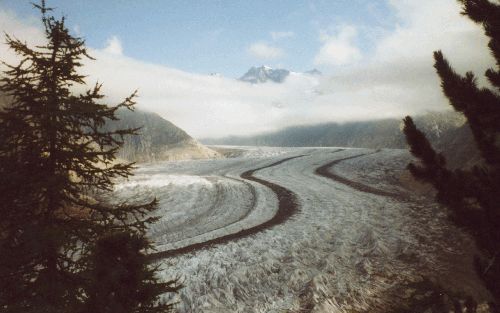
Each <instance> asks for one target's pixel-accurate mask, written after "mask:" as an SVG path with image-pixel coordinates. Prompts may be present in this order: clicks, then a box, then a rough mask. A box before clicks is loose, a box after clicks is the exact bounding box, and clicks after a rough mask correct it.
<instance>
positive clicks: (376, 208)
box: [116, 147, 475, 312]
mask: <svg viewBox="0 0 500 313" xmlns="http://www.w3.org/2000/svg"><path fill="white" fill-rule="evenodd" d="M245 149H246V150H245V153H243V154H242V155H241V157H238V158H231V159H222V160H203V161H181V162H164V163H157V164H150V165H142V166H141V167H140V168H139V169H138V170H137V171H136V175H135V176H133V177H131V178H130V179H129V180H128V181H123V182H121V183H120V184H118V185H117V186H116V194H117V195H119V196H120V197H123V198H128V199H136V200H144V199H150V198H151V197H157V198H158V199H159V202H160V209H159V210H158V211H157V212H155V215H158V216H160V217H161V219H160V220H159V221H158V222H157V223H156V224H154V225H152V226H151V229H150V232H149V235H150V237H151V238H152V239H153V240H154V242H155V244H156V246H157V248H158V250H159V251H168V250H170V249H175V248H180V247H185V246H188V245H190V244H193V243H200V242H204V241H207V240H210V239H214V238H217V237H220V236H223V235H225V234H230V233H235V232H238V231H239V230H241V229H245V228H249V227H252V226H255V225H259V224H260V223H263V222H265V221H267V220H269V219H270V218H271V217H272V216H273V215H274V214H275V213H276V211H277V206H278V198H277V196H276V195H275V194H274V193H273V191H272V190H270V189H269V188H267V187H265V186H263V185H261V184H259V183H257V182H253V181H247V180H244V179H242V178H241V177H240V175H241V174H242V173H243V172H245V171H247V170H251V169H256V168H261V167H265V166H266V165H269V164H272V163H275V162H277V161H279V160H282V159H284V158H289V157H293V156H300V157H298V158H295V159H291V160H288V161H286V162H283V163H281V164H279V165H276V166H272V167H269V168H264V169H261V170H259V171H256V172H255V174H254V175H255V176H256V177H258V178H261V179H264V180H266V181H270V182H273V183H275V184H278V185H280V186H282V187H284V188H287V189H289V190H291V191H292V192H293V193H295V194H296V196H297V198H298V201H299V203H298V205H299V210H300V211H299V212H298V213H297V214H296V215H294V216H292V217H291V218H290V219H288V220H287V221H286V222H284V223H282V224H280V225H277V226H274V227H272V228H270V229H267V230H265V231H262V232H259V233H257V234H254V235H251V236H248V237H245V238H241V239H238V240H234V241H231V242H227V243H224V244H219V245H214V246H211V247H208V248H204V249H201V250H197V251H193V252H190V253H187V254H184V255H178V256H175V257H169V258H165V259H162V260H160V261H158V262H159V263H160V264H162V267H163V268H164V270H163V272H162V275H163V276H164V277H165V278H172V277H176V276H178V277H181V279H182V281H183V284H184V286H185V287H184V288H183V289H182V290H181V291H180V293H179V294H178V295H177V296H176V297H175V300H177V301H179V311H180V312H304V311H305V312H356V311H361V310H366V309H369V308H370V309H371V310H372V311H373V312H376V311H381V312H383V311H384V308H385V307H387V306H388V305H390V304H391V302H392V303H394V302H397V301H398V294H400V293H402V292H403V293H404V291H402V290H399V289H398V283H400V282H407V281H416V280H418V279H419V277H420V276H421V275H426V276H432V277H441V278H442V280H443V281H444V283H449V284H453V279H464V278H463V277H454V276H453V275H452V274H451V273H450V272H452V271H453V270H454V268H455V267H457V266H458V267H460V268H463V266H462V265H463V264H462V265H461V264H459V265H457V264H455V263H457V262H458V261H457V260H460V261H459V262H463V263H464V264H466V265H467V266H469V264H470V263H471V255H469V254H464V253H465V252H463V251H464V249H463V247H464V246H471V242H470V240H469V239H468V238H467V237H466V236H465V235H463V234H462V233H460V232H459V231H458V230H457V229H455V228H454V227H452V226H450V225H449V224H448V223H447V221H446V215H445V212H444V210H443V209H442V208H439V207H438V206H437V205H435V204H434V203H433V202H431V201H430V200H429V199H423V198H419V197H416V196H411V195H410V196H411V197H410V199H409V200H398V199H394V198H390V197H385V196H379V195H374V194H370V193H367V192H362V191H358V190H356V189H353V188H352V187H350V186H348V185H345V184H343V183H339V182H337V181H334V180H331V179H328V178H325V177H322V176H318V175H317V174H316V173H315V170H316V168H318V167H320V166H322V165H324V164H327V163H329V162H331V161H333V160H336V159H341V158H345V157H349V156H354V155H360V154H366V153H371V152H374V150H369V149H344V150H343V151H340V152H337V149H336V148H263V147H258V148H245ZM409 160H410V156H409V154H408V152H406V151H404V150H385V149H384V150H382V151H379V152H376V153H373V154H369V155H366V156H360V157H358V158H353V159H349V160H345V161H342V162H340V163H338V164H336V165H334V166H333V167H332V168H331V171H334V172H335V174H337V175H341V176H343V177H345V178H347V179H349V180H352V181H356V182H359V183H362V184H366V185H368V186H371V187H374V188H378V189H381V190H386V191H391V192H398V193H402V194H407V195H408V194H409V193H410V192H409V191H408V190H406V189H404V188H403V187H402V186H400V185H399V183H398V176H399V175H400V174H401V173H402V171H403V170H404V167H405V166H406V164H407V163H408V161H409ZM465 250H467V249H465ZM471 253H472V252H471ZM469 268H470V271H469V272H467V271H466V272H464V273H461V274H460V275H462V276H467V277H468V278H467V279H469V278H470V277H472V275H473V270H472V266H469ZM469 276H470V277H469ZM469 280H470V281H471V283H470V284H471V286H470V288H471V290H473V289H474V288H475V286H474V282H473V281H474V280H473V279H469Z"/></svg>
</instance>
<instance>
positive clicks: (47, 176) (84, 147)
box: [0, 1, 173, 313]
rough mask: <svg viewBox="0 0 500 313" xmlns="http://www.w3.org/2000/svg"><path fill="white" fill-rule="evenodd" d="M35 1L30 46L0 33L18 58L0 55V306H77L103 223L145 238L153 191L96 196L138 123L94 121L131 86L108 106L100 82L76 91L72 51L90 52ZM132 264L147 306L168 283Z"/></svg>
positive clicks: (126, 169)
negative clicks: (134, 198)
mask: <svg viewBox="0 0 500 313" xmlns="http://www.w3.org/2000/svg"><path fill="white" fill-rule="evenodd" d="M35 7H36V8H37V9H39V10H40V11H41V14H42V22H43V26H44V33H45V38H46V40H47V43H46V44H45V45H43V46H37V47H34V48H31V47H29V46H28V45H27V44H26V43H24V42H22V41H21V40H19V39H16V38H13V37H10V36H8V35H7V36H6V39H7V44H8V45H9V46H10V48H11V49H12V50H14V51H15V52H16V53H17V54H18V55H19V57H20V60H21V61H20V63H19V64H17V65H9V64H5V65H6V66H7V70H6V71H5V76H4V78H2V79H1V80H0V91H2V92H3V93H5V94H6V95H7V96H8V97H9V98H10V103H9V105H8V106H7V107H5V108H4V109H3V110H2V111H0V134H1V136H0V180H1V181H0V216H1V217H0V308H1V310H2V312H51V313H56V312H81V310H82V309H83V308H84V306H85V305H84V303H85V302H88V301H90V300H89V299H88V297H89V291H88V289H89V288H91V287H89V286H90V285H91V283H92V282H91V281H89V275H88V272H89V271H90V270H92V265H93V264H92V262H91V261H90V260H92V256H91V251H92V247H93V246H94V245H95V243H96V242H97V240H98V239H99V238H102V237H103V236H107V234H109V233H115V232H126V233H128V234H130V236H132V237H131V238H135V239H134V240H135V241H136V243H137V242H140V245H139V246H136V248H137V249H138V248H140V249H142V250H147V249H149V248H151V245H150V243H148V242H147V240H145V239H144V232H145V230H146V226H147V224H148V223H150V222H153V221H154V220H155V219H154V218H151V217H148V216H149V215H148V213H149V212H151V211H152V210H154V209H155V208H156V207H157V201H156V200H153V201H151V202H150V203H146V204H141V203H139V204H136V203H128V202H126V203H121V204H116V205H111V204H109V203H108V202H107V201H105V200H103V197H102V195H103V194H104V193H106V192H109V191H111V190H112V187H113V180H114V179H115V178H118V177H127V176H129V175H130V174H131V170H132V169H133V164H124V163H117V162H116V161H115V154H116V152H117V149H119V147H120V146H121V145H122V143H123V137H124V136H126V135H130V134H135V133H136V131H137V129H121V130H116V131H104V130H103V128H102V126H103V125H104V124H105V123H106V122H107V121H110V120H116V116H115V114H116V111H117V110H118V109H119V108H128V109H131V110H132V109H133V105H134V104H135V102H134V98H135V93H133V94H132V95H131V96H130V97H128V98H126V99H125V100H124V101H123V102H122V103H120V104H118V105H117V106H114V107H111V106H108V105H106V104H105V103H103V102H102V98H103V95H102V94H101V85H100V84H96V85H95V86H94V87H93V88H91V89H90V90H88V91H86V92H85V93H82V94H75V93H74V92H73V91H74V89H75V87H76V86H82V85H85V82H84V76H83V75H82V74H81V73H80V71H79V69H80V67H81V66H82V63H81V61H82V59H83V58H90V56H89V55H88V54H87V50H86V48H85V45H84V41H83V40H82V39H80V38H75V37H73V36H72V35H71V34H70V33H69V31H68V29H67V27H66V26H65V21H64V18H62V19H56V18H54V17H53V16H50V15H48V13H49V11H50V10H51V9H49V8H47V7H46V6H45V2H44V1H42V2H41V4H40V5H35ZM90 59H91V58H90ZM141 261H143V262H145V260H143V259H141ZM118 263H119V262H118ZM135 265H137V264H135ZM121 266H126V265H124V264H122V265H121ZM137 266H138V265H137ZM134 271H136V272H137V273H139V272H141V271H143V274H141V275H146V276H144V277H143V278H144V279H146V280H147V281H148V282H149V284H146V285H141V284H139V283H137V284H136V287H137V288H140V287H141V286H147V287H148V288H150V289H154V290H149V291H148V292H149V293H148V295H149V297H148V298H145V299H146V300H147V301H149V302H148V303H149V304H147V303H144V302H142V303H140V304H141V305H142V306H147V305H150V306H151V307H152V306H154V301H155V300H156V298H157V297H156V296H157V295H159V294H161V293H162V292H164V291H169V290H173V289H171V288H170V287H172V286H173V285H172V283H171V284H167V285H165V284H161V283H160V282H158V281H157V280H156V278H154V275H153V274H154V270H153V271H151V270H148V269H146V267H145V265H144V264H142V265H140V268H135V269H134ZM151 295H153V296H151ZM135 303H136V304H139V302H135ZM162 308H165V307H162ZM139 311H140V310H137V312H139ZM131 312H132V311H131ZM134 312H136V311H134ZM144 312H150V310H149V311H144Z"/></svg>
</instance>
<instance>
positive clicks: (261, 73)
mask: <svg viewBox="0 0 500 313" xmlns="http://www.w3.org/2000/svg"><path fill="white" fill-rule="evenodd" d="M291 74H295V75H309V76H320V75H322V73H321V72H320V71H318V70H317V69H312V70H310V71H307V72H303V73H298V72H292V71H289V70H287V69H282V68H277V69H274V68H272V67H270V66H267V65H262V66H259V67H255V66H252V67H251V68H250V69H249V70H248V72H246V73H245V75H243V76H241V77H240V78H239V80H241V81H244V82H248V83H252V84H260V83H265V82H268V81H271V82H274V83H282V82H284V81H285V79H286V78H287V77H288V76H290V75H291Z"/></svg>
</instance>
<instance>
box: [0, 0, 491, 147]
mask: <svg viewBox="0 0 500 313" xmlns="http://www.w3.org/2000/svg"><path fill="white" fill-rule="evenodd" d="M48 3H49V5H51V6H53V7H56V8H57V10H56V11H55V14H56V15H60V14H64V15H65V16H67V25H68V26H69V28H70V29H72V30H73V31H74V32H75V33H78V34H79V35H80V36H82V37H83V38H85V39H86V40H87V44H88V46H89V47H90V50H89V51H90V53H91V55H92V56H93V57H95V60H93V61H86V62H85V64H84V67H83V68H82V69H81V70H82V73H84V74H85V75H88V76H87V83H88V84H89V85H92V84H93V83H95V82H96V81H99V82H103V83H104V87H103V88H104V89H103V92H104V94H105V95H107V98H106V101H108V102H109V103H110V104H113V103H119V102H120V101H122V100H123V98H124V97H126V96H128V95H129V94H130V93H131V92H132V91H133V90H135V89H139V95H140V97H139V99H138V104H137V106H138V108H139V109H143V110H147V111H152V112H156V113H158V114H160V115H161V116H162V117H164V118H165V119H167V120H169V121H171V122H173V123H174V124H176V125H177V126H179V127H181V128H182V129H184V130H186V131H187V132H188V133H189V134H191V135H192V136H194V137H195V138H207V137H223V136H227V135H251V134H257V133H262V132H269V131H274V130H278V129H281V128H283V127H287V126H294V125H310V124H317V123H325V122H339V123H343V122H349V121H362V120H374V119H382V118H398V119H401V118H402V117H404V116H405V115H418V114H422V113H425V112H428V111H440V110H445V109H449V108H450V106H449V105H448V102H447V100H446V98H445V97H444V96H443V94H442V91H441V88H440V84H439V80H438V77H437V75H436V73H435V70H434V68H433V58H432V53H433V51H436V50H442V51H443V52H444V54H445V55H446V57H447V58H448V60H449V61H450V62H451V64H453V66H454V68H456V69H457V70H458V71H459V72H460V73H465V71H468V70H472V71H474V72H475V73H477V74H478V78H479V82H480V83H484V81H485V80H484V79H483V77H484V76H483V75H482V73H484V71H485V70H486V69H487V68H488V67H490V66H492V65H494V64H495V62H494V60H493V59H492V57H491V55H490V53H489V51H488V49H487V43H488V39H487V38H486V37H485V36H484V31H483V30H482V29H481V27H480V26H478V25H476V24H474V23H473V22H471V21H470V20H469V19H467V18H466V17H464V16H462V15H461V14H460V6H459V4H458V2H457V1H456V0H380V1H376V0H371V1H369V0H336V1H334V0H328V1H326V0H325V1H321V0H316V1H312V0H311V1H298V0H286V1H285V0H281V1H278V0H276V1H255V0H253V1H250V0H249V1H241V0H232V1H229V0H228V1H215V0H214V1H210V0H204V1H202V0H199V1H187V0H185V1H166V0H165V1H160V0H145V1H137V0H120V1H119V0H101V1H97V0H79V1H76V0H75V1H70V0H50V1H48ZM0 32H6V33H8V34H12V35H14V36H16V37H18V38H20V39H22V40H26V41H27V42H28V43H29V44H30V45H37V44H38V45H43V44H44V40H43V33H42V29H41V24H40V18H39V16H38V14H37V12H36V11H35V10H33V9H32V7H31V5H30V4H29V2H28V1H25V0H0ZM0 60H3V61H6V62H7V63H11V64H12V63H15V62H17V61H18V59H17V57H16V55H15V53H13V52H12V51H11V50H9V49H8V47H7V46H6V45H5V44H2V43H1V42H0ZM261 64H266V65H270V66H273V67H284V68H288V69H290V70H294V71H297V72H303V71H306V70H309V69H312V68H318V69H319V70H321V71H322V72H323V73H324V75H322V76H311V75H303V74H296V73H294V74H292V75H290V76H289V77H288V78H287V79H286V80H285V82H283V83H281V84H275V83H272V82H268V83H265V84H260V85H251V84H248V83H244V82H241V81H238V80H236V79H235V78H237V77H240V76H241V75H242V74H244V73H245V72H246V71H247V70H248V69H249V68H250V67H251V66H255V65H261ZM1 67H2V66H1V64H0V70H1ZM213 72H218V73H221V74H223V76H222V77H219V76H211V75H208V74H209V73H213ZM82 90H83V89H82V88H80V89H76V88H75V91H78V92H79V91H82Z"/></svg>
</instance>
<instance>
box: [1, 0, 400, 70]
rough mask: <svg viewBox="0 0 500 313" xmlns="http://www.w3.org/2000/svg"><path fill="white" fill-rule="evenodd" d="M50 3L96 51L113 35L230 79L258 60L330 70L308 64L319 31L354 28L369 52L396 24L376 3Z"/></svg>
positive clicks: (19, 9) (135, 49) (21, 11)
mask: <svg viewBox="0 0 500 313" xmlns="http://www.w3.org/2000/svg"><path fill="white" fill-rule="evenodd" d="M0 5H1V6H2V7H3V8H5V9H9V10H12V11H14V12H15V13H16V14H17V15H18V16H19V17H21V18H26V17H29V16H36V11H34V10H33V9H32V6H31V4H30V2H29V1H24V0H0ZM48 5H49V6H51V7H55V8H57V11H56V14H64V15H65V16H67V18H68V25H69V26H70V28H73V29H76V30H78V31H79V32H80V35H81V36H83V37H84V38H85V39H86V41H87V43H88V45H89V46H91V47H94V48H102V47H104V46H106V43H107V41H108V40H109V39H110V38H112V37H113V36H115V37H116V38H118V40H119V41H120V42H121V46H122V48H123V54H125V55H126V56H130V57H133V58H135V59H138V60H143V61H146V62H151V63H155V64H162V65H165V66H168V67H173V68H177V69H180V70H184V71H188V72H193V73H200V74H206V73H211V72H218V73H222V74H223V75H225V76H228V77H239V76H241V75H242V74H243V73H244V72H245V71H246V70H247V69H248V68H249V67H250V66H253V65H261V64H267V65H270V66H275V67H284V68H288V69H292V70H295V71H306V70H309V69H312V68H315V67H316V68H319V69H320V70H323V71H328V70H329V69H328V68H325V67H324V66H323V65H322V64H318V63H317V62H316V63H315V62H314V58H315V55H316V54H317V53H318V50H319V49H320V47H321V45H322V41H321V40H320V37H321V34H324V33H331V34H334V33H335V32H336V31H337V28H338V27H339V26H341V25H357V27H358V28H360V29H363V30H364V31H363V32H360V34H359V36H357V38H356V41H357V44H358V47H359V48H360V49H361V50H362V51H363V52H365V53H370V49H372V47H373V42H374V41H375V40H376V38H377V34H379V33H380V32H384V31H390V29H391V28H393V27H394V26H395V22H396V18H395V16H394V10H393V9H392V8H391V6H389V5H388V3H387V2H386V1H381V0H379V1H373V0H337V1H332V0H330V1H327V0H324V1H323V0H317V1H312V0H311V1H301V0H286V1H285V0H280V1H262V0H258V1H248V0H247V1H243V0H236V1H229V0H227V1H215V0H207V1H201V0H198V1H162V0H148V1H132V0H106V1H102V0H85V1H68V0H50V1H48ZM273 33H274V38H273ZM253 44H264V45H266V46H267V47H271V48H275V49H277V51H278V54H277V55H276V56H274V57H269V58H264V57H262V56H260V57H257V56H256V55H255V53H252V52H250V51H249V50H250V47H251V46H252V45H253ZM271 55H272V54H271Z"/></svg>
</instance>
